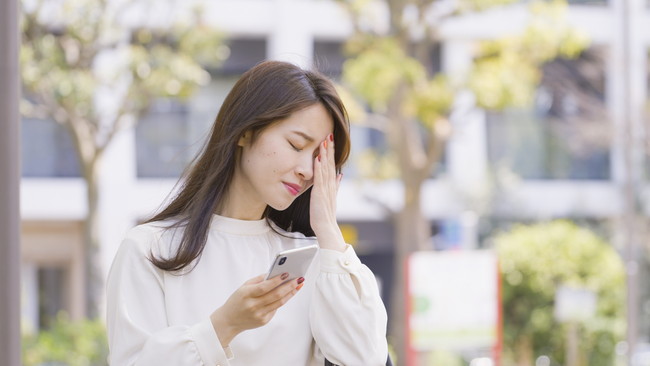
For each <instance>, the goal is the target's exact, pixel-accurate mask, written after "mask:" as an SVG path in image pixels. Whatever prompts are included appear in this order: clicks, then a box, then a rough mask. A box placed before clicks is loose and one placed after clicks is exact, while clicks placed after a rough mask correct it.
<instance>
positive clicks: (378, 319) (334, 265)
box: [309, 245, 388, 366]
mask: <svg viewBox="0 0 650 366" xmlns="http://www.w3.org/2000/svg"><path fill="white" fill-rule="evenodd" d="M319 257H320V258H319V260H320V274H319V276H318V279H317V280H316V286H315V290H314V295H313V296H314V297H313V299H312V305H311V308H310V312H309V318H310V322H311V326H312V334H313V336H314V340H315V341H316V344H317V346H318V348H320V351H321V352H322V354H323V355H324V356H325V357H326V358H327V359H328V360H329V361H331V362H332V363H334V364H337V365H344V366H356V365H364V366H373V365H378V366H379V365H382V366H383V365H385V364H386V358H387V356H388V347H387V343H386V323H387V316H386V309H385V307H384V304H383V302H382V301H381V297H380V294H379V290H378V287H377V281H376V279H375V276H374V275H373V273H372V272H371V271H370V269H369V268H368V267H367V266H365V265H364V264H363V263H361V261H360V260H359V257H357V255H356V253H355V252H354V249H353V248H352V246H350V245H348V246H347V248H346V250H345V251H344V252H338V251H334V250H327V249H321V250H320V253H319Z"/></svg>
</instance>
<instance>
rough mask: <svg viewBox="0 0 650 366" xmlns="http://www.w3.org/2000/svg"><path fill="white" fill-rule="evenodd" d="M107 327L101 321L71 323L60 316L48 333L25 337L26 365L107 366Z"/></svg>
mask: <svg viewBox="0 0 650 366" xmlns="http://www.w3.org/2000/svg"><path fill="white" fill-rule="evenodd" d="M107 357H108V341H107V339H106V328H105V326H104V324H103V323H102V322H101V321H99V320H83V321H77V322H71V321H69V320H68V317H67V316H66V314H64V313H61V314H59V316H58V317H57V318H56V320H55V321H54V322H53V323H52V326H51V328H50V329H49V330H45V331H41V332H39V333H37V334H27V335H24V336H23V365H24V366H55V365H56V366H59V365H61V366H63V365H66V366H105V365H107V364H108V362H107Z"/></svg>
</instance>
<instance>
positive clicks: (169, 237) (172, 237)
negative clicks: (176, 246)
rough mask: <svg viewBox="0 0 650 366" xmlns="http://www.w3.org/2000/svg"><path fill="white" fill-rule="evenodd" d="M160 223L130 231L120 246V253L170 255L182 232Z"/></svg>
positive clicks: (148, 255) (165, 223) (152, 223)
mask: <svg viewBox="0 0 650 366" xmlns="http://www.w3.org/2000/svg"><path fill="white" fill-rule="evenodd" d="M171 224H173V222H167V221H159V222H149V223H145V224H140V225H137V226H135V227H133V228H132V229H130V230H129V231H128V232H127V233H126V235H125V237H124V240H123V242H122V245H121V246H120V251H122V252H128V253H131V254H132V255H133V254H135V255H138V256H146V257H150V256H151V255H152V254H153V255H155V256H167V255H169V253H170V251H171V249H172V246H173V243H174V242H177V241H179V240H180V234H182V232H181V230H180V229H178V228H173V227H171V226H170V225H171Z"/></svg>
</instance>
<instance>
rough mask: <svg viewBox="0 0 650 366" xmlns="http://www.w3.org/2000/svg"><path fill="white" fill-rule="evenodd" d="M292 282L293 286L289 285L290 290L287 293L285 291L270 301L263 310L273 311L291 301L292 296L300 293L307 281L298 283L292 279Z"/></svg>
mask: <svg viewBox="0 0 650 366" xmlns="http://www.w3.org/2000/svg"><path fill="white" fill-rule="evenodd" d="M290 284H291V286H289V290H288V291H287V292H286V293H283V294H282V296H280V297H277V298H276V299H275V300H274V301H272V302H270V303H268V304H267V305H266V306H265V307H264V308H262V311H263V312H273V311H276V310H278V309H279V308H280V307H281V306H282V305H284V304H286V303H287V302H289V300H291V298H293V297H294V296H295V295H296V294H297V293H298V291H300V289H301V288H302V286H303V285H304V284H305V283H304V282H303V283H300V284H297V283H296V281H290ZM283 286H284V285H283Z"/></svg>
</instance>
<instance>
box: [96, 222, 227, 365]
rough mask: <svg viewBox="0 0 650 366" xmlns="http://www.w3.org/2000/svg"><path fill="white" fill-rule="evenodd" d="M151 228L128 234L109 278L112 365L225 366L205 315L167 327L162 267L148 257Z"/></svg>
mask: <svg viewBox="0 0 650 366" xmlns="http://www.w3.org/2000/svg"><path fill="white" fill-rule="evenodd" d="M154 240H155V239H154V235H153V232H151V231H150V230H147V229H145V228H142V227H137V228H135V229H133V230H131V232H130V233H129V234H128V235H127V237H126V239H125V240H124V241H123V242H122V245H121V246H120V249H119V250H118V253H117V255H116V257H115V259H114V261H113V265H112V267H111V270H110V273H109V276H108V281H107V293H106V295H107V309H106V310H107V326H108V342H109V349H110V356H109V363H110V364H111V365H120V366H122V365H140V366H148V365H151V366H153V365H156V366H158V365H221V366H226V365H229V362H228V359H229V358H232V355H231V354H228V355H227V354H226V353H227V352H226V350H224V348H223V347H222V346H221V343H220V342H219V339H218V337H217V334H216V333H215V331H214V328H213V327H212V323H211V322H210V319H209V318H206V319H204V320H203V321H201V322H199V323H197V324H194V325H191V326H171V327H170V326H169V325H168V324H167V316H166V311H165V294H164V291H163V280H164V278H163V271H162V270H160V269H159V268H157V267H156V266H154V265H153V263H151V262H150V261H149V259H148V258H149V256H150V251H151V248H152V246H153V243H154Z"/></svg>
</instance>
